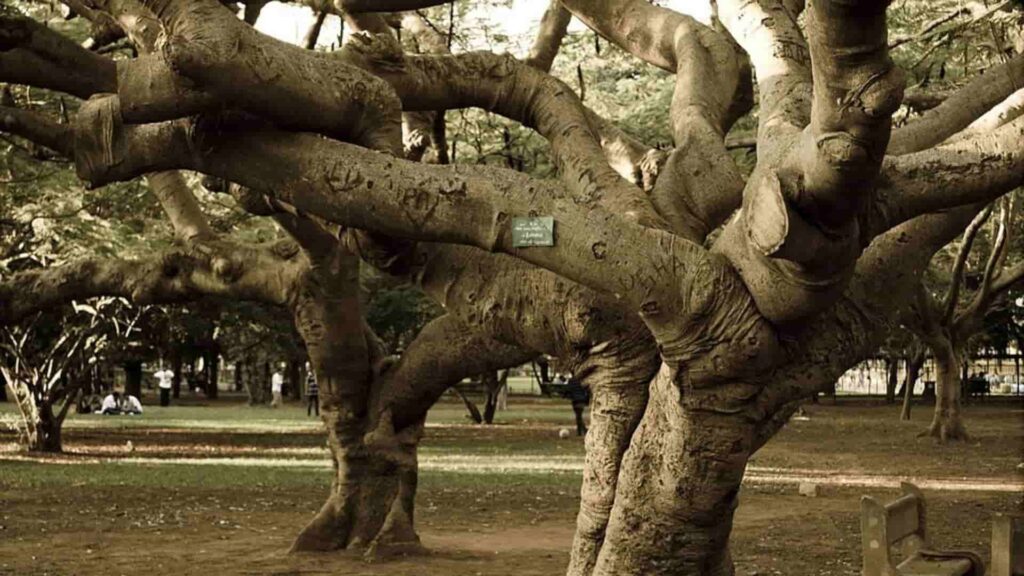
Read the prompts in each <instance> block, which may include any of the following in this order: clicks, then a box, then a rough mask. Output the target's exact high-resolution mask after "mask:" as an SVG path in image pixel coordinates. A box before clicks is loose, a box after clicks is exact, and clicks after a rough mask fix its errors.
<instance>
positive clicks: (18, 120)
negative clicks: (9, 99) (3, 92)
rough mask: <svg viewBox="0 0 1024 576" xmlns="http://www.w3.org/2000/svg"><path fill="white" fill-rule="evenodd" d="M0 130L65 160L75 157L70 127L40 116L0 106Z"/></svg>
mask: <svg viewBox="0 0 1024 576" xmlns="http://www.w3.org/2000/svg"><path fill="white" fill-rule="evenodd" d="M0 129H2V130H3V131H4V132H10V133H11V134H17V135H18V136H21V137H22V138H25V139H27V140H29V141H31V142H34V143H36V144H39V145H40V146H45V147H47V148H49V149H51V150H53V151H55V152H57V153H59V154H61V155H63V156H65V157H67V158H74V157H75V148H74V141H73V139H72V137H71V127H70V126H68V125H67V124H58V123H56V122H52V121H50V120H49V119H47V118H46V117H45V116H43V115H42V114H38V113H35V112H29V111H27V110H22V109H20V108H11V107H9V106H0Z"/></svg>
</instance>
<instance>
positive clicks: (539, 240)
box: [512, 216, 555, 248]
mask: <svg viewBox="0 0 1024 576" xmlns="http://www.w3.org/2000/svg"><path fill="white" fill-rule="evenodd" d="M554 245H555V219H554V217H552V216H539V217H536V218H513V219H512V247H513V248H528V247H530V246H554Z"/></svg>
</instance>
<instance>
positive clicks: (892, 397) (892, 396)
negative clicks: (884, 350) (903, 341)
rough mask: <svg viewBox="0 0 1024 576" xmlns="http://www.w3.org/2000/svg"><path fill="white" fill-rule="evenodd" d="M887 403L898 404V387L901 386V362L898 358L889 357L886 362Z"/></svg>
mask: <svg viewBox="0 0 1024 576" xmlns="http://www.w3.org/2000/svg"><path fill="white" fill-rule="evenodd" d="M885 368H886V379H885V403H886V404H894V403H895V402H896V386H897V385H898V384H899V370H900V360H899V358H897V357H889V358H887V359H886V360H885Z"/></svg>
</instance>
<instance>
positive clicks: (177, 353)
mask: <svg viewBox="0 0 1024 576" xmlns="http://www.w3.org/2000/svg"><path fill="white" fill-rule="evenodd" d="M181 366H182V362H181V348H179V347H178V346H173V347H172V348H171V372H173V373H174V376H172V377H171V396H172V397H173V398H175V399H177V398H181Z"/></svg>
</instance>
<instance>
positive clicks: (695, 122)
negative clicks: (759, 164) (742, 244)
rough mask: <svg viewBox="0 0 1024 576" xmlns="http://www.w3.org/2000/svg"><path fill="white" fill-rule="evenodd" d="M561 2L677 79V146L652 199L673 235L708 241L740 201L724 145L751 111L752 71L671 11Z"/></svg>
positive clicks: (629, 3)
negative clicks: (728, 134)
mask: <svg viewBox="0 0 1024 576" xmlns="http://www.w3.org/2000/svg"><path fill="white" fill-rule="evenodd" d="M563 4H564V5H565V6H566V7H567V8H569V9H570V10H571V11H572V12H573V13H574V14H575V15H576V16H577V17H579V18H580V19H581V20H583V21H584V22H585V23H586V24H587V25H588V26H590V27H591V28H593V29H594V30H596V31H597V32H598V33H600V34H601V35H602V36H604V37H606V38H608V39H610V40H611V41H612V42H614V43H616V44H617V45H619V46H620V47H622V48H623V49H625V50H627V51H628V52H630V53H631V54H633V55H635V56H637V57H639V58H641V59H643V60H645V61H647V62H649V63H651V64H654V65H656V66H659V67H661V68H664V69H666V70H668V71H670V72H674V73H675V74H676V89H675V91H674V94H673V100H672V108H671V118H672V127H673V136H674V138H675V143H676V146H677V148H676V150H675V151H674V152H673V153H672V154H671V155H669V157H668V162H667V163H666V165H665V167H664V168H662V169H661V170H660V171H659V175H658V183H657V184H655V186H654V188H653V190H652V193H651V201H652V203H653V204H654V206H655V209H656V210H657V211H658V213H659V214H661V215H662V216H663V217H664V218H665V219H666V220H668V221H669V224H670V226H671V229H672V230H673V231H674V232H676V233H677V234H680V235H682V236H683V237H686V238H689V239H692V240H696V241H703V239H704V237H705V236H706V235H707V234H708V232H710V231H711V230H712V229H714V228H715V227H716V226H717V225H718V224H719V223H721V222H722V221H723V220H724V219H725V217H726V216H727V215H728V214H729V213H731V212H732V211H733V210H735V208H736V207H737V206H739V203H740V193H741V191H742V189H743V179H742V176H740V174H739V173H738V171H737V170H736V167H735V165H734V164H733V162H732V159H731V157H730V156H729V155H728V153H727V152H726V150H725V147H724V145H723V142H722V141H723V138H724V134H725V133H726V132H728V130H729V128H730V127H731V126H732V123H733V122H734V121H735V120H736V119H737V118H738V117H739V116H741V115H742V114H745V113H746V112H747V111H748V110H749V107H750V105H751V102H750V100H749V99H748V98H746V96H747V95H749V93H750V90H751V87H750V86H749V79H750V71H749V68H748V67H747V66H746V63H745V62H743V61H742V59H741V58H740V57H739V55H738V53H737V50H736V48H735V47H734V45H733V44H732V43H731V42H730V41H729V40H728V39H727V38H726V37H724V36H723V35H722V34H719V33H718V32H715V31H714V30H712V29H711V28H708V27H706V26H704V25H702V24H700V23H698V22H697V21H696V20H694V19H693V18H690V17H689V16H685V15H682V14H679V13H677V12H674V11H672V10H668V9H666V8H661V7H658V6H652V5H651V4H649V3H647V2H644V1H642V0H614V1H612V2H601V3H597V2H591V1H583V0H579V1H577V0H572V1H569V2H563Z"/></svg>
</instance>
